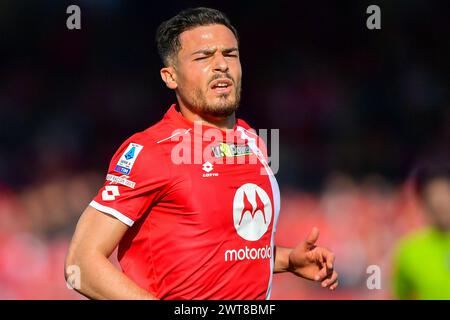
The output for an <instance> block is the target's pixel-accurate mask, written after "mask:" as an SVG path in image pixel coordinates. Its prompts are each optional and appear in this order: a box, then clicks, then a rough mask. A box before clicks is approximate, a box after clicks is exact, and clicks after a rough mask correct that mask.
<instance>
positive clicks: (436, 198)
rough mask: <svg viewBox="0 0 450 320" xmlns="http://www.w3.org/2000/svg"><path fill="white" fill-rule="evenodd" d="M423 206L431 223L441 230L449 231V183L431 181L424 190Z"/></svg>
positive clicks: (440, 180) (444, 180) (442, 180)
mask: <svg viewBox="0 0 450 320" xmlns="http://www.w3.org/2000/svg"><path fill="white" fill-rule="evenodd" d="M424 204H425V207H426V209H427V211H428V212H429V213H430V215H431V217H432V219H433V222H434V223H435V224H436V225H437V226H438V227H439V228H441V229H444V230H450V181H449V180H448V179H444V178H436V179H433V180H431V181H430V182H429V183H428V185H427V186H426V188H425V190H424Z"/></svg>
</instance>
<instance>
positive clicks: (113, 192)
mask: <svg viewBox="0 0 450 320" xmlns="http://www.w3.org/2000/svg"><path fill="white" fill-rule="evenodd" d="M165 161H166V160H165V159H164V154H162V152H161V151H159V150H158V148H157V144H156V143H153V142H151V141H146V140H145V139H142V138H133V137H132V138H130V139H128V140H127V141H125V142H124V143H123V144H122V146H121V147H120V148H119V149H118V150H117V152H116V153H115V154H114V156H113V157H112V160H111V162H110V164H109V168H108V173H107V175H106V177H105V183H104V185H103V186H102V187H101V188H100V190H99V191H98V193H97V195H96V196H95V198H94V199H93V200H92V201H91V203H90V206H92V207H94V208H95V209H97V210H99V211H101V212H103V213H106V214H109V215H112V216H114V217H116V218H117V219H119V220H120V221H122V222H123V223H125V224H126V225H128V226H130V227H131V226H132V225H133V223H134V222H135V221H136V220H138V219H139V218H140V217H141V216H142V215H143V214H144V213H145V212H146V211H147V210H149V208H150V207H151V206H152V205H153V204H154V203H155V202H156V201H157V200H158V199H159V198H160V197H161V196H162V194H163V193H164V191H165V189H166V187H167V185H168V182H169V172H168V169H167V166H166V162H165Z"/></svg>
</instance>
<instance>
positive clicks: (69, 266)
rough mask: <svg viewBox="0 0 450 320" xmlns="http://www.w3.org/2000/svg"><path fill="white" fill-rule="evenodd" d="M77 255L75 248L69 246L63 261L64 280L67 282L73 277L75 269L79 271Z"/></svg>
mask: <svg viewBox="0 0 450 320" xmlns="http://www.w3.org/2000/svg"><path fill="white" fill-rule="evenodd" d="M77 254H78V253H77V250H76V248H75V247H74V246H73V245H71V246H70V248H69V250H68V251H67V255H66V259H65V261H64V278H65V279H66V281H67V282H68V281H69V280H70V278H71V277H72V276H73V274H74V272H76V269H78V270H79V265H80V261H79V259H78V256H77Z"/></svg>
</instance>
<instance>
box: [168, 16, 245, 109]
mask: <svg viewBox="0 0 450 320" xmlns="http://www.w3.org/2000/svg"><path fill="white" fill-rule="evenodd" d="M180 43H181V49H180V51H179V52H178V57H177V60H176V62H175V66H174V68H175V74H176V83H177V88H176V90H177V95H178V98H179V99H180V100H181V101H180V103H183V104H184V105H185V106H186V107H187V108H189V109H190V110H191V111H193V112H194V113H197V114H200V115H204V116H212V117H227V116H230V115H231V114H232V113H233V112H234V111H235V110H236V109H237V108H238V106H239V101H240V94H241V75H242V70H241V63H240V60H239V51H238V43H237V40H236V37H235V36H234V34H233V32H232V31H231V30H230V29H228V28H227V27H225V26H224V25H220V24H214V25H209V26H200V27H196V28H194V29H191V30H188V31H185V32H183V33H182V34H181V35H180Z"/></svg>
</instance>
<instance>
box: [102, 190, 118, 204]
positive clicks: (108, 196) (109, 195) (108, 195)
mask: <svg viewBox="0 0 450 320" xmlns="http://www.w3.org/2000/svg"><path fill="white" fill-rule="evenodd" d="M117 196H120V193H119V187H118V186H106V187H105V190H103V192H102V199H103V201H111V200H115V199H116V197H117Z"/></svg>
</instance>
